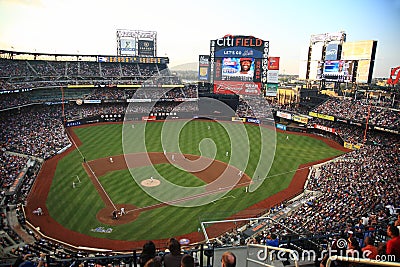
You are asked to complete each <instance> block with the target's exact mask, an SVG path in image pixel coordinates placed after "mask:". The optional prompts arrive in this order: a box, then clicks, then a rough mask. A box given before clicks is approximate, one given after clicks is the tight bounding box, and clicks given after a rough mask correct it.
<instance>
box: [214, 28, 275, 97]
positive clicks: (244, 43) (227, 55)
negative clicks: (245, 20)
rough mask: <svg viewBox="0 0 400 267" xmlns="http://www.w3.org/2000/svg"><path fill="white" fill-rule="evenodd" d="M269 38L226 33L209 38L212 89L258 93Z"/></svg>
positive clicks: (263, 77) (224, 91)
mask: <svg viewBox="0 0 400 267" xmlns="http://www.w3.org/2000/svg"><path fill="white" fill-rule="evenodd" d="M268 53H269V42H268V41H264V40H261V39H259V38H256V37H253V36H233V35H227V36H224V37H223V38H220V39H217V40H212V41H211V46H210V78H211V82H212V83H213V84H214V93H218V94H232V93H239V94H259V93H260V91H261V83H266V82H267V70H268V60H267V59H268Z"/></svg>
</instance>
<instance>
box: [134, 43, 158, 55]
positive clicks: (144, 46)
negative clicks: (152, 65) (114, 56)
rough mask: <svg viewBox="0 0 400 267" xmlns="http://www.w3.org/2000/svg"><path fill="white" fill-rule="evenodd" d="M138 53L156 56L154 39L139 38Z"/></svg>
mask: <svg viewBox="0 0 400 267" xmlns="http://www.w3.org/2000/svg"><path fill="white" fill-rule="evenodd" d="M138 52H139V53H138V55H139V56H151V57H155V56H156V55H155V48H154V41H153V40H139V41H138Z"/></svg>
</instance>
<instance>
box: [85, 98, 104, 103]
mask: <svg viewBox="0 0 400 267" xmlns="http://www.w3.org/2000/svg"><path fill="white" fill-rule="evenodd" d="M83 103H84V104H100V103H101V100H100V99H85V100H83Z"/></svg>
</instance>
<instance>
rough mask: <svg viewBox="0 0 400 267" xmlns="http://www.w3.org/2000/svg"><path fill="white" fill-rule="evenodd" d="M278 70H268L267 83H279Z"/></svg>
mask: <svg viewBox="0 0 400 267" xmlns="http://www.w3.org/2000/svg"><path fill="white" fill-rule="evenodd" d="M278 72H279V70H268V72H267V82H268V83H276V84H277V83H279V73H278Z"/></svg>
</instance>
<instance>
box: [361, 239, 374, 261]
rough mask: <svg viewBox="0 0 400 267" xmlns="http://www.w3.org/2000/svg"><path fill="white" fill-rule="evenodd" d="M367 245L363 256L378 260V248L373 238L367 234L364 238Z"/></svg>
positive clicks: (363, 250)
mask: <svg viewBox="0 0 400 267" xmlns="http://www.w3.org/2000/svg"><path fill="white" fill-rule="evenodd" d="M364 243H365V247H363V248H362V252H363V256H364V257H367V258H368V259H371V260H376V259H377V258H376V256H377V255H378V248H377V247H375V246H374V242H373V239H372V238H371V237H369V236H367V237H366V238H365V239H364Z"/></svg>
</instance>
